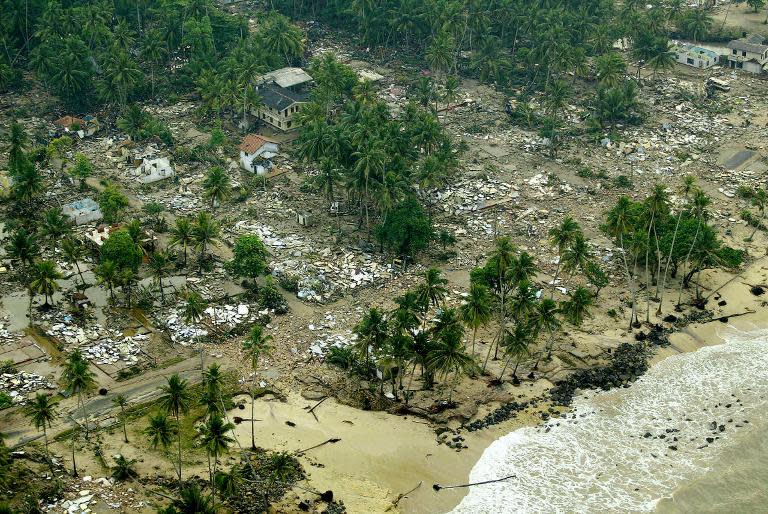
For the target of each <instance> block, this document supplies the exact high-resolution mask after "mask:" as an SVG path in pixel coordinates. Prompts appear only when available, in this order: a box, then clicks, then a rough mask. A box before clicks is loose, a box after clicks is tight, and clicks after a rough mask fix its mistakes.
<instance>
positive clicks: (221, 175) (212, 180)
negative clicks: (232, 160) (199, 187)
mask: <svg viewBox="0 0 768 514" xmlns="http://www.w3.org/2000/svg"><path fill="white" fill-rule="evenodd" d="M203 190H204V197H205V198H206V199H208V200H210V202H211V209H215V208H216V206H217V205H220V204H221V203H222V202H223V201H224V200H225V199H226V198H227V197H228V196H229V194H230V193H231V192H232V181H231V180H230V179H229V175H227V174H226V172H225V171H224V168H222V167H221V166H214V167H213V168H211V169H210V171H208V174H207V175H206V176H205V180H203Z"/></svg>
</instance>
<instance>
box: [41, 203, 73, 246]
mask: <svg viewBox="0 0 768 514" xmlns="http://www.w3.org/2000/svg"><path fill="white" fill-rule="evenodd" d="M71 232H72V223H71V222H70V221H69V218H67V217H66V216H64V214H63V213H62V211H61V209H59V208H58V207H53V208H51V209H48V210H47V211H45V212H44V213H43V219H42V221H41V223H40V234H41V235H42V236H43V237H45V238H47V239H50V240H51V241H52V242H56V241H58V240H59V239H61V238H62V237H64V236H67V235H69V234H70V233H71Z"/></svg>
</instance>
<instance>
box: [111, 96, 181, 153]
mask: <svg viewBox="0 0 768 514" xmlns="http://www.w3.org/2000/svg"><path fill="white" fill-rule="evenodd" d="M117 127H118V128H119V129H120V130H122V131H124V132H125V133H126V134H128V136H130V138H131V139H132V140H134V141H144V140H146V139H150V138H152V137H158V138H160V140H161V141H162V142H163V143H164V144H165V145H166V146H173V136H172V135H171V131H170V129H169V128H168V126H167V125H165V124H164V123H163V122H161V121H160V120H158V119H157V118H155V117H154V116H152V115H151V114H149V113H147V112H146V111H144V110H143V109H142V108H141V107H139V106H138V105H135V104H134V105H130V106H128V107H127V108H126V109H125V110H124V111H123V114H122V115H121V116H120V117H119V118H117Z"/></svg>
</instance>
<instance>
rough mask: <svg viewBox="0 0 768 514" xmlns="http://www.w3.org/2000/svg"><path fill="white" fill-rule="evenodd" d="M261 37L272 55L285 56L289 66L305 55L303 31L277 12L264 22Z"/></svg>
mask: <svg viewBox="0 0 768 514" xmlns="http://www.w3.org/2000/svg"><path fill="white" fill-rule="evenodd" d="M261 36H262V38H263V40H264V43H265V46H266V49H267V50H268V51H270V52H272V54H276V55H281V56H283V57H284V58H285V63H286V65H288V66H290V65H291V63H292V62H293V61H294V60H295V59H297V58H299V57H301V55H302V54H303V53H304V41H303V39H302V34H301V31H300V30H299V29H298V28H296V27H295V26H293V25H291V23H290V22H289V21H288V18H286V17H285V16H283V15H282V14H277V12H276V11H272V12H271V13H270V14H269V17H268V18H267V19H266V21H265V22H264V25H263V27H262V33H261Z"/></svg>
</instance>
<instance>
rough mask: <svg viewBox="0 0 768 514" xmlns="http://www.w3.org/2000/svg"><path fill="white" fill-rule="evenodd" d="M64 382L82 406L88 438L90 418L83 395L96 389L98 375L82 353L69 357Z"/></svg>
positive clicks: (65, 366)
mask: <svg viewBox="0 0 768 514" xmlns="http://www.w3.org/2000/svg"><path fill="white" fill-rule="evenodd" d="M61 377H62V379H63V380H64V384H65V385H66V387H67V389H68V390H69V391H70V392H72V393H75V394H77V402H78V404H79V405H80V408H81V411H82V416H83V424H84V426H85V435H86V438H87V437H88V434H89V429H88V417H87V415H86V412H85V403H84V402H83V394H84V393H88V392H89V391H91V390H93V389H94V388H95V387H96V374H95V373H93V372H92V371H91V369H90V364H89V363H88V361H87V360H85V358H84V357H83V354H82V353H80V350H75V351H73V352H72V353H70V354H69V355H67V359H66V361H65V363H64V371H63V373H62V375H61Z"/></svg>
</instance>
